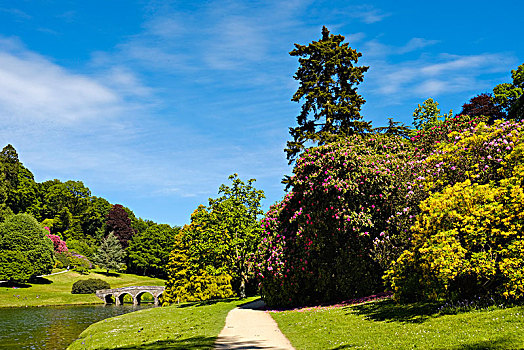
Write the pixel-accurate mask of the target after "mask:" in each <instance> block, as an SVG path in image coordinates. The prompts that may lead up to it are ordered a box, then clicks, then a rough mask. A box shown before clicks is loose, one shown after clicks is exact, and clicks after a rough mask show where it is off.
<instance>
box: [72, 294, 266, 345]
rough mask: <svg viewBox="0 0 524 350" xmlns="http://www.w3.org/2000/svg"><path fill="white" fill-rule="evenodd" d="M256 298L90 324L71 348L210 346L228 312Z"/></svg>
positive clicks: (159, 310) (170, 308)
mask: <svg viewBox="0 0 524 350" xmlns="http://www.w3.org/2000/svg"><path fill="white" fill-rule="evenodd" d="M255 299H257V298H247V299H227V300H217V301H207V302H201V303H187V304H180V305H173V306H168V307H162V308H155V309H148V310H140V311H137V312H132V313H129V314H126V315H122V316H117V317H113V318H108V319H105V320H103V321H100V322H97V323H95V324H92V325H91V326H89V327H88V328H87V329H86V330H85V331H83V332H82V334H80V336H79V338H78V339H77V340H76V341H75V342H73V343H72V344H71V345H70V346H69V347H68V349H70V350H77V349H78V350H80V349H82V350H84V349H192V350H196V349H210V348H212V347H213V343H214V342H215V340H216V338H217V336H218V334H219V333H220V331H221V330H222V328H224V325H225V320H226V316H227V314H228V312H229V311H231V310H232V309H233V308H235V307H236V306H238V305H241V304H244V303H247V302H250V301H253V300H255Z"/></svg>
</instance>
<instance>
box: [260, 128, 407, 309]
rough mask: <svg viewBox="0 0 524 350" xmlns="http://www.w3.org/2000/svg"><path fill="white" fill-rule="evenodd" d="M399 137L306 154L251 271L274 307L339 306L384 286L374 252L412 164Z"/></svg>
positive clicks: (273, 211) (268, 223)
mask: <svg viewBox="0 0 524 350" xmlns="http://www.w3.org/2000/svg"><path fill="white" fill-rule="evenodd" d="M412 154H413V152H412V149H411V145H410V142H409V141H408V140H405V139H403V138H401V137H398V136H388V135H373V136H368V137H363V136H357V135H354V136H352V137H349V138H347V139H346V140H344V141H340V142H336V143H331V144H327V145H324V146H320V147H317V148H311V149H309V150H307V151H306V152H304V153H303V154H302V156H301V158H300V159H298V161H297V165H296V167H295V169H294V176H293V177H291V178H290V181H291V182H290V184H291V186H292V191H291V192H290V193H289V194H287V195H286V197H285V198H284V199H283V200H282V202H280V203H277V204H276V205H274V206H272V207H271V208H270V210H269V212H268V213H267V214H266V218H265V219H264V221H263V228H264V230H265V232H264V235H263V242H262V244H261V246H260V247H259V250H258V253H257V256H256V263H257V267H258V269H259V270H258V275H259V280H260V283H261V293H262V295H263V296H264V298H265V300H266V301H267V302H269V303H270V304H273V305H296V304H308V303H318V302H324V301H331V300H337V299H338V300H340V299H342V298H350V297H354V296H361V295H365V294H367V293H371V292H374V291H376V290H377V289H379V288H380V287H381V285H382V283H381V275H382V271H383V270H382V269H381V267H380V265H379V264H378V263H377V262H376V259H375V257H374V254H373V251H372V248H373V240H374V238H377V237H381V236H383V235H384V232H385V231H386V230H387V229H388V228H387V224H386V219H387V218H388V217H389V216H391V215H392V212H394V211H395V209H396V207H397V202H398V198H397V197H398V193H399V192H398V188H399V187H400V183H401V182H402V181H403V179H401V178H399V177H398V176H397V175H396V174H397V173H398V170H399V169H400V168H401V167H402V166H403V165H404V163H405V162H406V161H408V160H409V159H411V157H412Z"/></svg>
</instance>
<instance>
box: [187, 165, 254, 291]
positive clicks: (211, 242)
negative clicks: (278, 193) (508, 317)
mask: <svg viewBox="0 0 524 350" xmlns="http://www.w3.org/2000/svg"><path fill="white" fill-rule="evenodd" d="M229 180H231V181H232V184H231V186H227V185H222V186H220V189H219V194H222V196H220V197H219V198H217V199H211V198H210V199H209V206H208V207H207V208H206V207H204V206H199V207H198V208H197V210H195V212H194V213H193V214H192V215H191V224H190V225H189V226H188V227H186V229H185V230H184V231H183V232H184V239H185V240H186V243H187V245H188V247H189V248H188V249H189V256H190V259H191V264H192V266H196V267H197V268H196V270H199V269H206V270H207V271H209V272H210V273H211V274H212V275H218V274H222V273H226V274H228V275H231V276H232V277H233V286H234V289H235V291H237V292H238V293H239V295H240V296H242V297H243V296H245V295H246V288H247V286H248V284H249V282H250V279H251V278H252V265H251V263H250V262H249V259H250V257H251V255H252V254H253V253H254V252H255V251H256V248H257V245H258V243H259V241H260V235H261V233H262V230H261V227H260V224H259V221H258V215H261V214H263V212H262V210H261V209H260V201H261V200H262V199H263V198H264V192H263V191H261V190H257V189H256V188H255V187H254V186H253V183H254V182H255V179H250V180H248V182H247V184H245V183H244V182H243V181H242V180H240V178H238V175H237V174H234V175H231V176H229Z"/></svg>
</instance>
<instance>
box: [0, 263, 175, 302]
mask: <svg viewBox="0 0 524 350" xmlns="http://www.w3.org/2000/svg"><path fill="white" fill-rule="evenodd" d="M88 278H99V279H102V280H104V281H107V282H108V283H109V285H110V286H111V288H120V287H129V286H163V285H164V284H165V281H164V280H161V279H158V278H151V277H144V276H137V275H132V274H125V273H118V274H115V273H111V274H105V272H104V271H103V270H92V271H91V273H89V274H88V275H82V274H79V273H78V272H74V271H67V272H65V273H61V274H56V275H52V276H47V277H43V278H39V279H37V280H36V281H34V282H32V283H27V284H23V285H18V286H16V287H15V288H13V287H12V286H10V287H8V285H7V284H6V283H2V284H0V308H2V307H29V306H47V305H81V304H102V303H103V301H102V300H100V299H99V298H97V297H96V296H95V295H94V294H71V288H72V286H73V283H75V282H76V281H78V280H81V279H88Z"/></svg>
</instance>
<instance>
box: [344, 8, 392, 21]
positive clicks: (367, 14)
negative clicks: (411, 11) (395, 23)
mask: <svg viewBox="0 0 524 350" xmlns="http://www.w3.org/2000/svg"><path fill="white" fill-rule="evenodd" d="M348 16H349V17H352V18H357V19H359V20H361V21H362V22H364V23H366V24H372V23H376V22H380V21H382V20H383V19H384V18H386V17H389V16H391V14H390V13H385V12H383V11H382V10H380V9H377V8H375V7H373V6H371V5H358V6H352V7H350V8H349V9H348Z"/></svg>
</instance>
